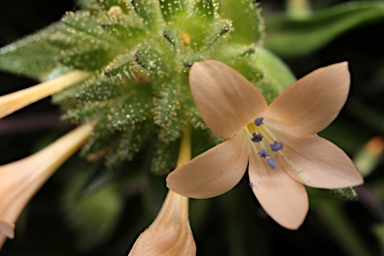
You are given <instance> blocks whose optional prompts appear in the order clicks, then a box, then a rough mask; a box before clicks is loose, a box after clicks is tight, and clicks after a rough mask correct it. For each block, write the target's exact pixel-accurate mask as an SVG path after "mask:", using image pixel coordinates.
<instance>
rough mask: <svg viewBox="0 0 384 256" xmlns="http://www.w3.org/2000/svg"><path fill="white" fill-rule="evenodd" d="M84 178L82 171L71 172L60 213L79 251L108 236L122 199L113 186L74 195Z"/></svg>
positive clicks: (111, 230)
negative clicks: (72, 234) (64, 214)
mask: <svg viewBox="0 0 384 256" xmlns="http://www.w3.org/2000/svg"><path fill="white" fill-rule="evenodd" d="M85 176H86V175H85V174H84V173H82V172H77V173H75V172H72V178H71V181H70V182H68V183H67V186H66V188H65V193H64V196H63V199H62V201H63V204H62V210H63V211H64V212H65V213H66V218H67V223H68V224H69V225H70V228H71V229H72V230H74V231H75V232H76V235H77V239H76V241H77V244H76V245H77V247H78V248H79V249H80V250H82V251H86V250H89V249H91V248H92V247H95V246H96V245H97V244H98V243H103V242H105V241H106V238H108V237H109V236H110V235H111V234H112V232H113V230H114V227H115V225H116V224H117V221H118V219H119V216H120V214H121V212H122V199H123V198H122V196H121V194H120V193H118V191H117V189H116V187H115V186H113V185H108V186H105V187H103V188H102V189H100V190H98V191H96V192H95V193H92V194H90V195H89V194H88V195H86V196H84V197H79V196H78V195H77V193H78V191H79V189H80V187H81V185H82V183H83V182H84V180H85Z"/></svg>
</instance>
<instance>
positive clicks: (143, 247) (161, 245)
mask: <svg viewBox="0 0 384 256" xmlns="http://www.w3.org/2000/svg"><path fill="white" fill-rule="evenodd" d="M189 129H190V128H189V126H187V127H186V130H185V133H184V134H183V137H182V141H181V145H180V151H179V156H178V161H177V168H178V167H180V166H182V165H183V164H185V163H187V162H188V161H189V160H190V159H191V138H190V130H189ZM188 200H189V199H188V198H187V197H184V196H181V195H179V194H176V193H174V192H173V191H171V190H169V191H168V194H167V196H166V198H165V201H164V203H163V206H162V207H161V210H160V212H159V214H158V215H157V217H156V219H155V220H154V222H153V223H152V224H151V225H150V226H149V228H148V229H146V230H145V231H144V232H143V233H142V234H141V235H140V236H139V238H138V239H137V240H136V242H135V244H134V245H133V247H132V250H131V252H130V253H129V255H128V256H136V255H164V256H165V255H186V256H192V255H196V245H195V241H194V239H193V235H192V231H191V227H190V224H189V220H188Z"/></svg>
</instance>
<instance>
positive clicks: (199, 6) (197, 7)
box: [191, 0, 217, 21]
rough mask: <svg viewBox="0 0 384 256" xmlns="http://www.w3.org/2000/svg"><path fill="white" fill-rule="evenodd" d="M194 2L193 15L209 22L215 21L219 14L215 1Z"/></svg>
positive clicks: (202, 0) (198, 0)
mask: <svg viewBox="0 0 384 256" xmlns="http://www.w3.org/2000/svg"><path fill="white" fill-rule="evenodd" d="M191 2H192V6H191V7H192V11H193V13H194V14H195V15H196V14H197V15H198V16H200V17H203V18H205V19H207V20H209V21H213V19H214V17H215V14H216V13H217V3H215V0H195V1H191Z"/></svg>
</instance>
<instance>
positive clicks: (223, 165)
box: [167, 133, 249, 198]
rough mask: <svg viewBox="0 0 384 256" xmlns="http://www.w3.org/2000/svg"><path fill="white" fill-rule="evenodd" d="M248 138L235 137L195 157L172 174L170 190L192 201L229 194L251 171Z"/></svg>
mask: <svg viewBox="0 0 384 256" xmlns="http://www.w3.org/2000/svg"><path fill="white" fill-rule="evenodd" d="M247 139H248V138H246V137H245V136H243V134H242V133H241V134H238V135H235V136H234V137H233V138H231V139H229V140H227V141H225V142H223V143H221V144H219V145H217V146H215V147H214V148H212V149H210V150H208V151H206V152H204V153H203V154H201V155H199V156H197V157H195V158H194V159H192V160H191V161H189V162H188V163H187V164H185V165H183V166H181V167H180V168H177V169H176V170H174V171H173V172H171V173H170V174H169V175H168V177H167V187H168V188H170V189H171V190H173V191H174V192H176V193H178V194H180V195H183V196H187V197H191V198H209V197H214V196H218V195H221V194H223V193H225V192H227V191H229V190H230V189H232V188H233V187H234V186H236V184H237V183H239V181H240V180H241V178H242V177H243V175H244V172H245V170H246V168H247V164H248V145H249V143H248V141H246V140H247Z"/></svg>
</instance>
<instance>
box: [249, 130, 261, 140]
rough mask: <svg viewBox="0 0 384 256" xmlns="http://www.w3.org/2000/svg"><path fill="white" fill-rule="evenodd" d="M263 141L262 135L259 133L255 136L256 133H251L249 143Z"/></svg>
mask: <svg viewBox="0 0 384 256" xmlns="http://www.w3.org/2000/svg"><path fill="white" fill-rule="evenodd" d="M262 140H263V135H261V133H259V134H257V133H255V132H254V133H252V138H251V141H253V142H260V141H262Z"/></svg>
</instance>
